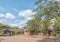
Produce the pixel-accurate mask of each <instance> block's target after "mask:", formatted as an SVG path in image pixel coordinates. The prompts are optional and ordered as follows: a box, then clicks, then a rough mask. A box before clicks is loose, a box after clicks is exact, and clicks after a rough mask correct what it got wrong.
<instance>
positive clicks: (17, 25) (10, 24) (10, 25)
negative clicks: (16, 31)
mask: <svg viewBox="0 0 60 42" xmlns="http://www.w3.org/2000/svg"><path fill="white" fill-rule="evenodd" d="M10 26H18V25H17V24H10Z"/></svg>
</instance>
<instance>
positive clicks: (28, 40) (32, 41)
mask: <svg viewBox="0 0 60 42" xmlns="http://www.w3.org/2000/svg"><path fill="white" fill-rule="evenodd" d="M43 38H44V37H43V36H39V37H36V36H33V37H32V36H28V35H16V36H0V42H37V41H38V40H42V39H43Z"/></svg>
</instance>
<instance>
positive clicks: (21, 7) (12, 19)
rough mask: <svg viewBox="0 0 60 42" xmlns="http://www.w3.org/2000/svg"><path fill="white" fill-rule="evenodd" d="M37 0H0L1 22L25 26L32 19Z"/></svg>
mask: <svg viewBox="0 0 60 42" xmlns="http://www.w3.org/2000/svg"><path fill="white" fill-rule="evenodd" d="M35 1H36V0H0V23H5V24H9V25H11V26H19V27H23V26H24V25H25V24H26V23H27V22H28V21H29V20H32V19H33V17H32V15H34V14H35V12H32V9H33V8H34V7H35V5H34V2H35Z"/></svg>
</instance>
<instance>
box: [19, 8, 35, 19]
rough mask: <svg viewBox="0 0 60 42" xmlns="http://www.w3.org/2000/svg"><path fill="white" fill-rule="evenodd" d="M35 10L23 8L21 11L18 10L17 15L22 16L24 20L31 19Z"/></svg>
mask: <svg viewBox="0 0 60 42" xmlns="http://www.w3.org/2000/svg"><path fill="white" fill-rule="evenodd" d="M35 13H36V12H33V11H32V10H29V9H28V10H23V11H20V12H19V16H22V17H24V18H25V19H26V20H31V19H33V17H32V16H33V15H34V14H35Z"/></svg>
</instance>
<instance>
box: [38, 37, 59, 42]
mask: <svg viewBox="0 0 60 42" xmlns="http://www.w3.org/2000/svg"><path fill="white" fill-rule="evenodd" d="M37 42H60V38H55V39H51V38H44V39H43V40H39V41H37Z"/></svg>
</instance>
